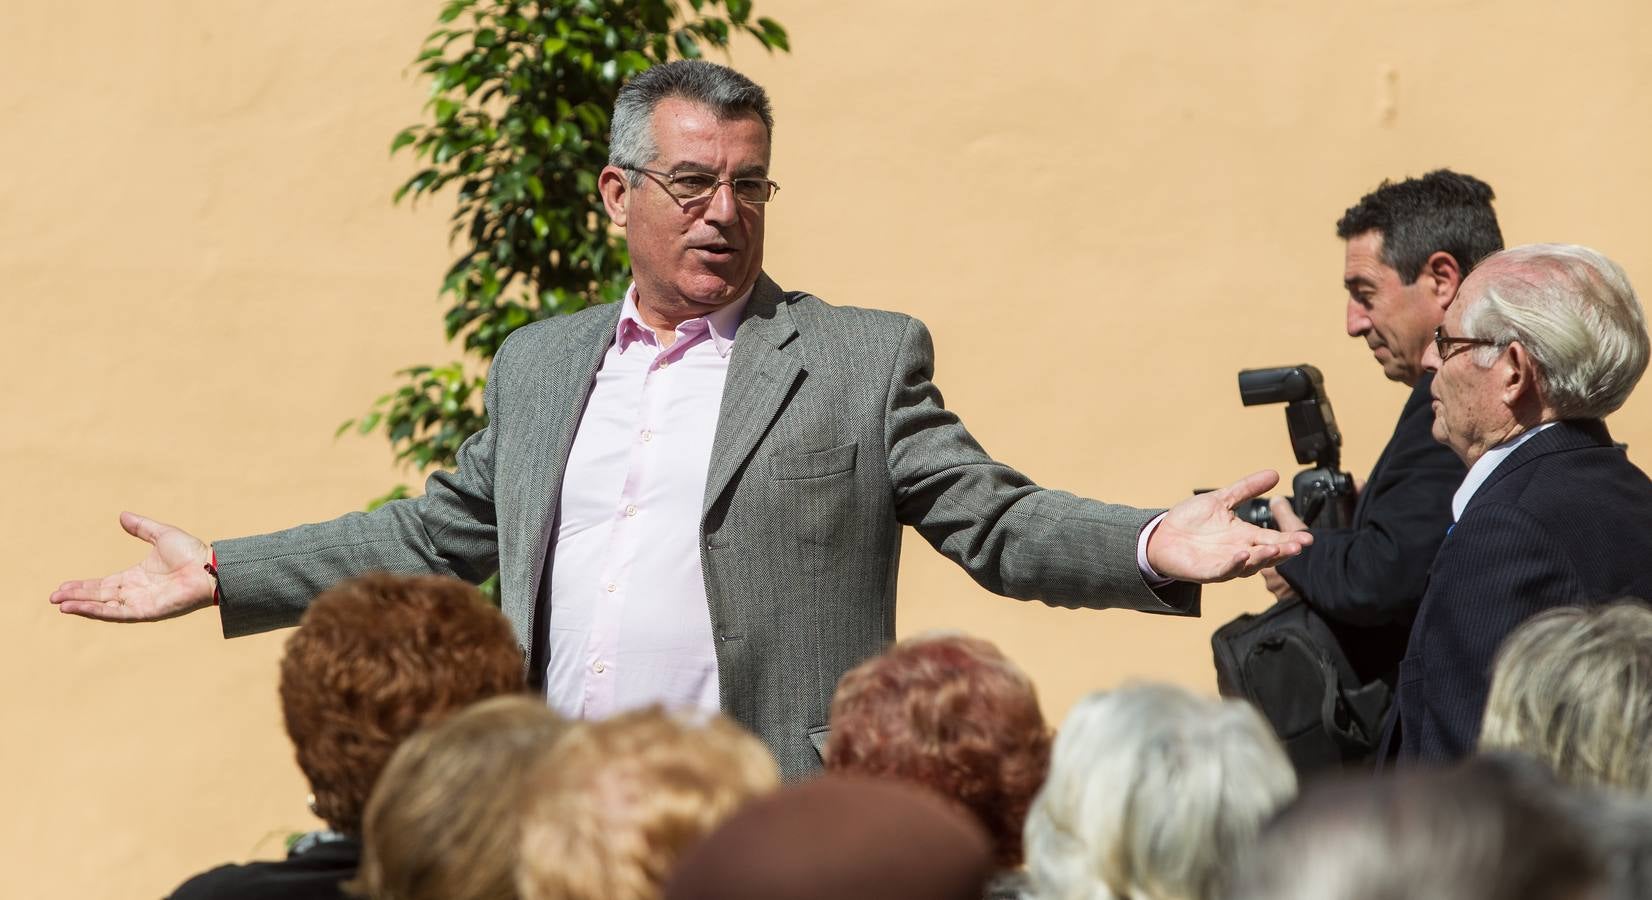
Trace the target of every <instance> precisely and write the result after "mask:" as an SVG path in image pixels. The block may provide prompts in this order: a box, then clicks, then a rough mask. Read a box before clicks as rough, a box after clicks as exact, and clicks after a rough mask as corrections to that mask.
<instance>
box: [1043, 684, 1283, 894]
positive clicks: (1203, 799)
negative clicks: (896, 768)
mask: <svg viewBox="0 0 1652 900" xmlns="http://www.w3.org/2000/svg"><path fill="white" fill-rule="evenodd" d="M1295 795H1296V775H1295V773H1294V772H1293V771H1292V770H1291V764H1290V761H1289V760H1288V759H1287V758H1286V757H1285V752H1284V750H1283V749H1281V748H1280V746H1279V742H1278V740H1277V739H1275V737H1274V735H1273V733H1272V732H1271V731H1269V730H1268V726H1267V724H1266V723H1265V722H1263V721H1262V717H1261V716H1260V715H1258V714H1257V712H1256V710H1255V709H1253V708H1251V707H1250V706H1249V705H1248V704H1246V703H1244V702H1242V701H1237V700H1214V699H1204V698H1200V697H1196V696H1194V695H1192V694H1190V693H1188V692H1187V691H1185V690H1182V689H1181V688H1177V687H1172V686H1170V685H1160V684H1142V685H1132V686H1127V687H1124V688H1121V689H1119V690H1116V691H1104V692H1101V693H1097V694H1092V695H1090V696H1089V697H1086V698H1084V699H1083V700H1081V701H1079V703H1078V705H1077V706H1075V707H1074V708H1073V711H1072V712H1071V713H1070V714H1069V715H1068V716H1067V720H1066V721H1065V722H1064V723H1062V726H1061V730H1060V732H1059V733H1058V734H1057V737H1056V741H1055V749H1054V752H1053V756H1052V759H1051V762H1050V774H1049V778H1048V780H1047V781H1046V782H1045V783H1044V789H1043V791H1041V792H1040V793H1039V795H1038V799H1037V800H1035V801H1034V802H1033V807H1032V811H1031V812H1030V813H1029V814H1028V817H1027V832H1026V853H1027V872H1028V875H1029V877H1030V880H1031V882H1032V892H1031V894H1030V896H1031V897H1033V898H1036V900H1079V898H1084V900H1214V898H1216V897H1218V896H1219V893H1218V892H1219V890H1220V887H1221V885H1222V882H1223V880H1224V878H1225V877H1226V876H1227V873H1228V870H1229V869H1230V867H1231V866H1232V864H1233V862H1234V860H1235V859H1236V858H1237V857H1238V855H1239V854H1240V853H1242V852H1244V850H1245V848H1247V847H1249V846H1250V845H1251V843H1252V842H1253V841H1254V840H1255V837H1256V834H1257V832H1258V830H1259V829H1260V828H1261V825H1262V822H1263V820H1264V819H1266V818H1267V817H1268V816H1269V815H1271V814H1272V813H1273V812H1274V811H1275V810H1277V809H1278V808H1279V807H1281V806H1283V805H1284V804H1285V803H1286V802H1288V801H1289V800H1290V799H1291V798H1292V797H1293V796H1295Z"/></svg>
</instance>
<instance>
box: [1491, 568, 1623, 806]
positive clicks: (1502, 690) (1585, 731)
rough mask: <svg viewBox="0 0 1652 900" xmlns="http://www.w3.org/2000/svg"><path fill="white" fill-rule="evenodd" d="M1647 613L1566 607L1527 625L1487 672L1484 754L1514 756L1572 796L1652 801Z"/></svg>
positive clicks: (1619, 606) (1506, 644)
mask: <svg viewBox="0 0 1652 900" xmlns="http://www.w3.org/2000/svg"><path fill="white" fill-rule="evenodd" d="M1648 746H1652V608H1648V607H1646V606H1644V605H1643V604H1641V603H1639V602H1636V601H1632V600H1631V601H1626V602H1619V603H1613V604H1610V605H1607V606H1595V607H1577V606H1565V607H1560V608H1558V609H1551V610H1548V611H1547V612H1544V613H1541V614H1539V615H1537V616H1534V617H1532V618H1531V619H1529V620H1527V622H1526V623H1525V624H1524V625H1521V626H1520V627H1519V628H1518V629H1516V630H1515V632H1514V633H1513V634H1511V635H1509V637H1508V640H1506V641H1504V642H1503V646H1502V648H1501V649H1500V650H1499V651H1498V653H1497V662H1496V664H1495V666H1494V667H1493V669H1492V678H1491V694H1490V696H1489V697H1488V698H1487V700H1486V717H1485V722H1484V724H1483V725H1482V726H1481V729H1480V749H1481V750H1482V751H1484V750H1499V749H1501V750H1518V751H1521V752H1524V753H1528V754H1531V755H1532V756H1535V757H1537V758H1538V759H1539V760H1542V761H1543V762H1544V763H1547V764H1548V766H1549V767H1550V768H1551V769H1553V770H1554V773H1555V775H1556V776H1558V777H1559V778H1560V780H1561V781H1563V782H1565V783H1566V784H1569V785H1571V786H1573V787H1583V788H1588V787H1601V788H1608V789H1615V790H1621V791H1630V792H1633V793H1636V794H1640V795H1643V796H1645V795H1652V753H1648V752H1647V747H1648Z"/></svg>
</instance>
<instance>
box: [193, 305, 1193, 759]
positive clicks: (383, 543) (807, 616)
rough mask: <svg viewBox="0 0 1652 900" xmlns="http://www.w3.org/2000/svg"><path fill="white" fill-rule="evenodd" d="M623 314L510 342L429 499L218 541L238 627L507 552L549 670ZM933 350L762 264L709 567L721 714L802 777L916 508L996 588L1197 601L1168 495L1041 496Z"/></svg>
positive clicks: (1077, 597)
mask: <svg viewBox="0 0 1652 900" xmlns="http://www.w3.org/2000/svg"><path fill="white" fill-rule="evenodd" d="M618 316H619V306H618V304H612V305H609V306H604V307H598V308H593V309H587V310H585V311H583V312H580V313H578V314H576V315H572V316H566V317H561V318H555V319H550V320H547V321H543V322H539V323H537V324H534V325H530V326H527V327H525V328H522V329H519V330H518V331H517V332H516V333H515V334H513V335H511V337H510V339H509V340H508V341H506V342H505V345H504V346H503V347H502V348H500V350H499V353H498V355H497V357H496V358H495V360H494V365H493V371H492V373H491V375H490V377H489V380H488V385H487V394H486V400H487V406H488V412H489V414H490V422H491V424H490V425H489V427H488V428H486V429H484V430H483V431H481V432H480V433H478V434H476V435H474V436H472V437H471V438H470V439H469V440H468V441H466V442H465V444H464V447H463V448H462V449H461V450H460V451H459V465H458V468H457V471H454V472H443V473H439V474H437V475H434V476H432V477H431V478H430V480H429V482H428V483H427V484H426V488H425V495H424V496H423V497H420V498H418V499H414V500H406V501H401V502H397V503H391V504H388V505H386V506H384V507H381V508H380V509H378V510H375V511H374V512H372V513H351V514H349V515H346V516H343V517H342V518H339V519H335V520H333V521H331V522H326V523H323V524H319V525H304V526H300V527H298V528H293V529H289V530H287V531H282V532H278V533H275V534H270V535H263V536H259V537H250V538H240V539H236V540H228V541H220V542H218V543H217V544H215V545H214V549H215V550H216V552H217V554H218V563H219V568H220V571H221V577H222V585H223V597H224V602H223V606H222V607H221V613H222V616H223V626H224V633H225V635H226V636H233V635H241V634H249V633H253V632H258V631H264V630H267V629H271V628H278V627H282V626H287V625H292V624H294V623H296V622H297V621H298V618H299V616H300V614H302V613H303V611H304V607H305V606H306V604H308V602H309V600H310V598H311V597H313V596H314V595H315V594H316V593H318V592H320V591H321V590H322V589H324V588H326V587H327V586H329V585H331V584H332V583H333V582H335V581H337V580H338V579H340V578H343V577H345V576H348V575H352V574H356V573H359V572H364V571H368V570H374V569H383V570H389V571H398V572H438V573H443V574H452V575H457V576H459V577H461V578H466V579H469V580H472V581H480V580H482V579H484V578H486V577H487V576H488V575H489V574H491V573H492V572H494V571H495V570H496V569H497V570H498V572H499V574H500V597H501V603H502V606H503V608H504V611H505V614H506V615H507V616H508V617H509V618H510V620H511V623H512V625H513V626H514V627H515V629H516V634H517V637H518V639H519V640H520V641H521V643H522V647H523V649H524V653H525V655H526V657H527V659H528V661H529V662H528V665H529V669H528V672H529V677H530V679H531V680H535V681H538V680H540V679H542V675H543V672H544V665H545V660H544V659H543V658H542V657H541V654H542V652H543V649H544V642H543V641H542V640H540V635H541V633H542V629H543V627H544V619H545V608H544V605H545V603H547V602H548V599H547V598H546V597H544V596H543V595H542V592H543V590H544V588H543V586H544V585H547V584H549V578H548V577H547V576H548V573H549V571H550V567H551V566H553V565H555V564H556V560H555V558H554V554H551V553H549V552H548V551H549V548H550V539H551V534H552V531H551V529H552V526H553V522H554V520H555V518H556V511H557V500H558V494H559V492H560V491H561V488H562V477H563V468H564V466H565V465H566V463H567V459H568V452H569V448H570V447H571V446H572V443H573V439H574V432H575V430H576V428H577V426H578V424H579V419H580V414H581V410H582V408H583V406H584V403H585V400H586V397H587V395H588V394H589V392H590V388H591V383H592V379H593V376H594V375H595V373H596V370H597V367H598V365H599V364H600V363H601V360H602V357H603V354H604V353H605V352H606V351H607V348H608V346H609V343H610V342H611V341H612V340H613V337H614V329H615V324H616V321H617V319H618ZM932 366H933V350H932V348H931V344H930V339H929V333H928V331H927V330H925V328H924V326H923V325H922V323H920V322H918V321H917V320H915V319H912V318H910V317H908V316H904V315H900V314H897V313H890V312H879V311H875V310H865V309H853V308H848V307H837V306H830V305H828V304H826V303H824V302H822V301H821V300H819V299H817V298H815V297H812V296H809V295H807V294H802V293H788V292H784V291H782V290H781V289H780V288H779V287H778V286H777V285H776V284H775V283H774V282H773V281H771V280H769V278H768V277H767V276H762V277H760V278H759V280H758V282H757V286H756V288H755V289H754V291H753V294H752V299H751V301H750V303H749V304H748V305H747V309H746V313H745V318H744V320H743V321H742V323H741V325H740V328H739V331H738V332H737V335H736V339H735V346H734V353H733V356H732V358H731V359H730V363H729V372H728V380H727V382H726V386H725V388H724V391H723V400H722V408H721V412H720V414H719V418H718V421H717V433H716V438H715V441H714V444H713V447H712V454H711V471H710V473H709V477H708V479H707V483H706V495H705V505H704V514H703V516H702V518H701V520H700V522H699V523H697V524H698V528H699V533H700V547H701V561H702V563H703V564H704V569H705V589H706V597H707V600H708V602H709V603H710V605H711V623H712V628H713V632H714V634H715V636H716V640H717V663H718V670H719V677H720V681H721V684H722V703H723V709H724V710H725V711H726V712H727V713H728V714H729V715H731V716H733V717H734V718H735V719H736V720H738V721H739V722H741V723H742V724H744V725H745V726H746V727H748V728H751V729H752V730H754V731H755V732H756V733H757V734H758V735H759V736H760V737H762V738H763V740H764V741H765V742H767V744H768V745H769V747H770V748H771V749H772V750H773V751H774V753H775V755H776V757H777V758H778V760H779V762H780V765H781V768H782V770H783V771H785V772H786V773H787V775H788V776H793V777H795V776H798V775H801V774H804V773H806V772H808V771H810V770H812V769H813V768H816V767H818V766H819V764H820V759H819V756H818V747H819V746H820V743H821V742H823V740H824V732H825V725H826V721H827V709H828V705H829V703H830V701H831V696H832V692H833V690H834V689H835V687H836V685H837V680H838V678H839V676H841V675H842V674H843V673H844V672H845V671H846V670H848V669H849V668H850V667H852V666H854V665H855V664H856V663H858V662H860V661H861V660H862V659H865V658H866V657H868V656H870V655H872V654H874V653H877V652H878V651H879V650H881V649H882V648H883V647H884V646H885V645H886V644H887V643H888V642H889V641H890V640H891V639H892V637H893V635H894V630H895V574H896V568H897V565H898V561H899V550H900V539H901V526H902V525H903V524H906V525H912V526H914V527H915V528H917V529H918V532H919V533H920V534H922V535H923V536H924V538H926V539H927V540H928V541H929V542H930V543H931V544H933V545H934V546H935V547H936V549H938V550H940V551H941V552H942V553H943V554H945V555H946V556H947V557H949V558H950V559H952V560H953V561H955V562H957V563H958V564H959V565H961V566H963V567H964V568H965V569H966V570H967V571H968V572H969V573H970V575H972V576H973V577H974V578H975V580H976V581H978V582H980V583H981V584H982V585H983V586H984V587H986V588H987V589H989V590H992V591H994V592H997V593H999V594H1004V595H1007V596H1011V597H1019V598H1023V599H1037V600H1042V601H1044V602H1046V603H1050V604H1057V605H1062V606H1088V607H1128V608H1132V609H1140V610H1146V611H1150V612H1162V613H1177V614H1187V615H1196V614H1197V612H1198V590H1197V588H1196V587H1194V586H1191V585H1180V584H1178V585H1173V586H1171V587H1170V588H1167V589H1161V590H1160V591H1159V593H1158V594H1155V593H1154V591H1153V590H1151V589H1150V588H1149V587H1148V586H1147V585H1146V584H1145V583H1143V581H1142V578H1141V576H1140V574H1139V572H1138V571H1137V568H1136V562H1135V551H1136V537H1137V534H1138V533H1139V531H1140V529H1141V527H1142V526H1143V525H1144V524H1145V523H1146V522H1147V521H1148V520H1149V519H1150V518H1151V517H1152V516H1153V515H1154V512H1153V511H1149V510H1139V509H1133V508H1130V507H1124V506H1112V505H1107V504H1102V503H1098V502H1096V501H1093V500H1085V499H1082V498H1079V497H1075V496H1073V495H1072V494H1068V493H1064V492H1061V491H1051V490H1045V489H1042V488H1040V487H1038V486H1037V485H1034V484H1032V483H1031V482H1030V481H1029V480H1028V479H1027V478H1026V477H1025V476H1023V475H1021V474H1020V473H1019V472H1016V471H1015V470H1013V469H1011V468H1009V467H1008V466H1005V465H1002V464H1000V463H998V462H995V461H993V459H992V458H991V457H989V456H987V454H986V453H985V452H984V451H982V449H981V447H980V445H978V444H977V443H976V442H975V440H974V439H973V438H971V437H970V435H969V433H968V432H967V431H965V429H964V427H963V425H962V424H960V423H959V421H958V419H957V417H956V416H954V415H953V414H952V413H950V412H948V411H947V410H946V408H945V407H943V406H942V404H941V395H940V393H939V391H937V390H936V388H935V386H934V385H933V384H932V383H931V382H930V376H931V372H932ZM1028 388H1029V390H1033V389H1039V388H1038V387H1037V386H1032V385H1029V386H1028ZM1161 595H1162V596H1161Z"/></svg>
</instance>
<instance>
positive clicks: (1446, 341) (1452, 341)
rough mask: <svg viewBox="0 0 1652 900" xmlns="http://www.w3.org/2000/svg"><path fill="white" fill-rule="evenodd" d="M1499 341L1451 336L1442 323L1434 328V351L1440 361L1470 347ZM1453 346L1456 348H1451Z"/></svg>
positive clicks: (1487, 345) (1496, 343) (1485, 345)
mask: <svg viewBox="0 0 1652 900" xmlns="http://www.w3.org/2000/svg"><path fill="white" fill-rule="evenodd" d="M1501 343H1502V341H1494V340H1492V339H1490V338H1471V337H1452V336H1450V335H1448V334H1446V330H1445V326H1444V325H1441V326H1439V327H1437V328H1435V329H1434V351H1435V352H1436V353H1438V354H1440V362H1442V363H1443V362H1445V361H1446V360H1448V359H1450V358H1452V357H1453V356H1456V355H1457V354H1459V353H1461V352H1463V351H1464V350H1467V349H1468V348H1470V347H1495V346H1497V345H1498V344H1501ZM1453 346H1455V347H1456V348H1457V349H1455V350H1454V349H1452V347H1453Z"/></svg>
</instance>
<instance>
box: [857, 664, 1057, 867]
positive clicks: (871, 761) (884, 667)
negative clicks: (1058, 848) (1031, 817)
mask: <svg viewBox="0 0 1652 900" xmlns="http://www.w3.org/2000/svg"><path fill="white" fill-rule="evenodd" d="M831 721H832V734H831V738H830V740H829V741H828V743H827V745H826V754H825V756H826V765H827V768H829V769H831V770H832V771H834V772H843V773H847V774H860V775H872V776H878V777H889V778H899V779H902V780H906V781H911V782H915V783H917V784H922V785H924V786H926V787H929V788H931V789H933V790H936V791H938V792H940V793H941V794H944V795H946V796H948V797H951V798H953V799H955V800H957V801H958V802H960V803H962V804H963V805H964V806H965V807H967V808H968V809H969V810H970V811H971V812H973V813H974V814H975V815H976V817H977V818H978V819H979V820H980V822H981V824H982V825H983V826H984V827H985V828H986V829H987V831H988V833H990V834H991V835H992V837H993V844H994V847H995V855H996V857H997V860H998V864H999V865H1000V866H1001V867H1005V868H1012V867H1015V866H1018V865H1020V864H1021V833H1022V828H1023V827H1024V825H1025V822H1026V818H1027V809H1028V808H1029V807H1030V806H1031V805H1032V798H1033V795H1034V794H1036V793H1037V791H1038V789H1039V787H1040V786H1041V785H1043V783H1044V776H1045V773H1046V771H1048V769H1049V759H1050V730H1049V726H1047V725H1046V724H1045V722H1044V714H1043V712H1042V711H1041V710H1040V709H1039V706H1038V693H1037V691H1036V690H1035V689H1034V687H1033V683H1032V679H1030V678H1028V677H1027V674H1026V673H1025V672H1023V671H1022V670H1021V669H1020V668H1019V667H1017V666H1016V665H1015V664H1014V663H1012V662H1011V661H1010V660H1009V659H1008V658H1006V657H1005V656H1004V654H1003V653H1001V652H1000V651H999V650H998V648H997V647H995V646H993V645H992V644H991V643H989V642H987V641H984V640H981V639H979V638H972V637H967V636H964V635H956V634H934V635H922V636H919V637H916V638H911V639H908V640H905V641H902V642H901V643H899V644H896V645H895V646H893V647H891V648H889V649H888V650H887V651H885V652H884V653H881V654H879V655H878V656H874V657H872V658H871V659H869V660H867V661H866V662H864V663H861V664H860V665H859V666H856V667H855V668H854V669H851V670H850V671H849V672H848V674H846V675H844V676H843V679H842V680H841V681H839V682H838V687H837V693H836V694H835V695H834V696H833V698H832V719H831Z"/></svg>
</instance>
